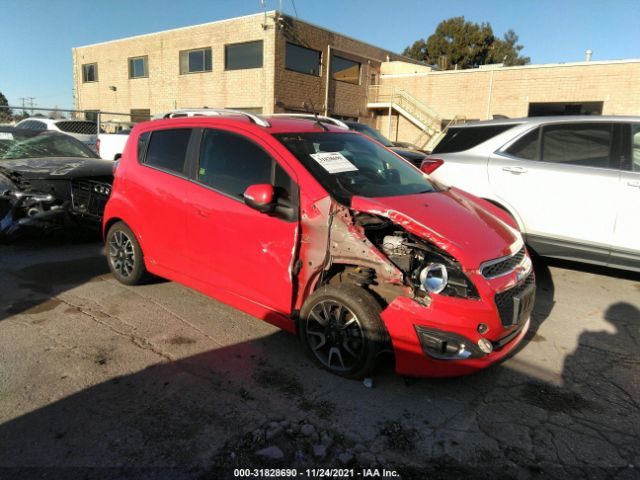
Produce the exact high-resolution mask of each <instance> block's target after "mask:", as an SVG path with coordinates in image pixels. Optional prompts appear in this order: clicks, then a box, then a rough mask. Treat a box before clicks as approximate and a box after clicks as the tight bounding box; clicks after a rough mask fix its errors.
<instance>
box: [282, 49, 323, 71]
mask: <svg viewBox="0 0 640 480" xmlns="http://www.w3.org/2000/svg"><path fill="white" fill-rule="evenodd" d="M321 58H322V53H321V52H319V51H318V50H312V49H310V48H305V47H301V46H299V45H295V44H293V43H288V42H287V47H286V52H285V62H284V67H285V68H286V69H287V70H292V71H294V72H300V73H306V74H308V75H316V76H318V75H320V60H321Z"/></svg>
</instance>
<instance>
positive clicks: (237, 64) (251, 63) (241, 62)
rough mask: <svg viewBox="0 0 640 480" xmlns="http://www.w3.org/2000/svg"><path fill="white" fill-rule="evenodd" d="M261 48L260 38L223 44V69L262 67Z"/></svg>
mask: <svg viewBox="0 0 640 480" xmlns="http://www.w3.org/2000/svg"><path fill="white" fill-rule="evenodd" d="M262 50H263V48H262V40H258V41H257V42H246V43H235V44H232V45H225V47H224V69H225V70H242V69H245V68H262Z"/></svg>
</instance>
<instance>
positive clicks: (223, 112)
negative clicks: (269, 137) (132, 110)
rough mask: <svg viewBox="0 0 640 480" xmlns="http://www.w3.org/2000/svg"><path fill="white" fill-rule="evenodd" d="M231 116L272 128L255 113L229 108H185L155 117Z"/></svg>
mask: <svg viewBox="0 0 640 480" xmlns="http://www.w3.org/2000/svg"><path fill="white" fill-rule="evenodd" d="M231 115H243V116H245V117H247V118H248V119H249V120H251V121H252V122H253V123H255V124H256V125H259V126H261V127H265V128H268V127H270V126H271V124H270V123H269V122H267V121H266V120H265V119H264V118H262V117H259V116H258V115H254V114H253V113H248V112H243V111H242V110H232V109H229V108H183V109H180V110H172V111H170V112H167V113H162V114H160V115H156V116H155V117H153V118H154V119H161V118H179V117H223V116H231Z"/></svg>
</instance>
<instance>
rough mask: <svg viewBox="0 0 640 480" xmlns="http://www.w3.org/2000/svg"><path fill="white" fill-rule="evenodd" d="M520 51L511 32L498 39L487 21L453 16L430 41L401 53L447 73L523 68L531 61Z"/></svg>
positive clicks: (441, 23) (439, 28) (516, 39)
mask: <svg viewBox="0 0 640 480" xmlns="http://www.w3.org/2000/svg"><path fill="white" fill-rule="evenodd" d="M522 49H523V46H522V45H519V44H518V36H517V35H516V34H515V32H514V31H513V30H509V31H508V32H507V33H505V34H504V37H503V38H502V39H500V38H497V37H496V36H495V35H494V34H493V29H492V28H491V25H490V24H489V23H488V22H487V23H484V22H483V23H480V24H478V23H474V22H468V21H466V20H465V19H464V17H453V18H450V19H448V20H444V21H442V22H440V23H439V24H438V26H437V27H436V31H435V32H434V33H433V34H432V35H430V36H429V38H427V39H426V40H424V39H421V40H417V41H416V42H414V43H413V45H411V46H410V47H407V48H405V50H404V52H403V54H404V55H406V56H408V57H411V58H414V59H416V60H421V61H426V62H428V63H431V64H437V65H438V66H439V67H440V68H442V69H443V70H449V69H454V68H473V67H477V66H479V65H486V64H489V63H504V64H506V65H524V64H526V63H529V61H530V59H529V58H528V57H521V56H520V55H519V52H520V51H521V50H522Z"/></svg>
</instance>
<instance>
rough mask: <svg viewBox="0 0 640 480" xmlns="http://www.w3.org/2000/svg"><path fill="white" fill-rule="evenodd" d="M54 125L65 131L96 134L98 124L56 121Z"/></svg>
mask: <svg viewBox="0 0 640 480" xmlns="http://www.w3.org/2000/svg"><path fill="white" fill-rule="evenodd" d="M56 127H58V128H59V129H60V130H62V131H63V132H67V133H81V134H84V135H96V134H97V133H98V132H97V129H98V125H97V124H96V123H94V122H74V121H68V122H57V123H56Z"/></svg>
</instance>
